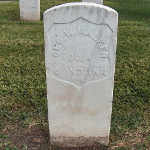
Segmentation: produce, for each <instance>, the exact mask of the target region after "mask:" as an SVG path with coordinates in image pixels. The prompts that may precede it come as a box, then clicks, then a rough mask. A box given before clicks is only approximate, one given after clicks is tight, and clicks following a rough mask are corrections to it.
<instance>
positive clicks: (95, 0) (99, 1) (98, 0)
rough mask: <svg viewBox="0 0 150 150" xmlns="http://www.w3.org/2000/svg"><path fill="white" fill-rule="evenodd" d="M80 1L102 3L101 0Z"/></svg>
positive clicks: (83, 0)
mask: <svg viewBox="0 0 150 150" xmlns="http://www.w3.org/2000/svg"><path fill="white" fill-rule="evenodd" d="M82 2H92V3H97V4H103V0H82Z"/></svg>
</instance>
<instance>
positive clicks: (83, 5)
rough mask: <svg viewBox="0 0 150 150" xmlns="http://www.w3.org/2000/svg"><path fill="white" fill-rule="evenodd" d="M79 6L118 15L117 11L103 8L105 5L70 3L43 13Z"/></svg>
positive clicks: (106, 7)
mask: <svg viewBox="0 0 150 150" xmlns="http://www.w3.org/2000/svg"><path fill="white" fill-rule="evenodd" d="M79 6H82V7H85V6H86V7H89V8H93V7H95V8H101V9H105V10H107V11H109V12H114V13H116V14H117V15H118V13H117V11H116V10H114V9H112V8H110V7H108V6H105V5H102V4H96V3H89V2H72V3H66V4H61V5H58V6H54V7H52V8H49V9H47V10H46V11H45V12H44V13H48V12H49V11H56V10H57V9H61V8H67V9H69V8H70V7H72V8H76V9H78V7H79Z"/></svg>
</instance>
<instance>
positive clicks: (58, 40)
mask: <svg viewBox="0 0 150 150" xmlns="http://www.w3.org/2000/svg"><path fill="white" fill-rule="evenodd" d="M63 41H64V40H63V39H62V38H59V37H58V38H57V40H56V42H57V43H58V44H63Z"/></svg>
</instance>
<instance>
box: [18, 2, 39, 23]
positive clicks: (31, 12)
mask: <svg viewBox="0 0 150 150" xmlns="http://www.w3.org/2000/svg"><path fill="white" fill-rule="evenodd" d="M19 6H20V20H22V21H23V20H24V21H26V20H27V21H39V20H40V0H19Z"/></svg>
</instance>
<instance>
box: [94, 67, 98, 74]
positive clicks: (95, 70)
mask: <svg viewBox="0 0 150 150" xmlns="http://www.w3.org/2000/svg"><path fill="white" fill-rule="evenodd" d="M94 75H97V76H98V75H99V68H97V69H96V68H95V69H94Z"/></svg>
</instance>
